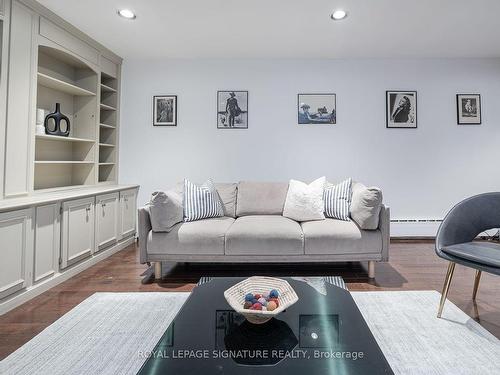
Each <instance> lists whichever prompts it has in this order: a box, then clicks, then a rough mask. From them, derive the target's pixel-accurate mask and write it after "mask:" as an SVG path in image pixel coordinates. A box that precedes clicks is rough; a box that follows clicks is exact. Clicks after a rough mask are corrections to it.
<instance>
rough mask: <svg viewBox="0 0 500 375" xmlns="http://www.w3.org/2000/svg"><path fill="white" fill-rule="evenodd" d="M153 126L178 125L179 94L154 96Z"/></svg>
mask: <svg viewBox="0 0 500 375" xmlns="http://www.w3.org/2000/svg"><path fill="white" fill-rule="evenodd" d="M153 126H177V95H164V96H153Z"/></svg>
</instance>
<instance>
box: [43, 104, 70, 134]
mask: <svg viewBox="0 0 500 375" xmlns="http://www.w3.org/2000/svg"><path fill="white" fill-rule="evenodd" d="M49 120H53V121H54V126H53V129H52V125H50V124H49ZM61 121H64V122H65V123H66V129H65V130H64V131H62V130H61ZM43 126H44V127H45V134H49V135H58V136H62V137H67V136H69V129H70V122H69V118H68V117H67V116H65V115H63V114H62V113H61V103H56V110H55V111H54V112H52V113H50V114H48V115H47V116H45V121H44V122H43Z"/></svg>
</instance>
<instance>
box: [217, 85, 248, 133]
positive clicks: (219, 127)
mask: <svg viewBox="0 0 500 375" xmlns="http://www.w3.org/2000/svg"><path fill="white" fill-rule="evenodd" d="M231 92H234V93H245V95H246V101H245V105H246V110H245V111H242V113H246V126H245V127H242V126H233V127H231V126H219V115H220V114H221V112H220V111H219V94H220V93H231ZM248 95H249V94H248V90H217V98H216V105H217V111H216V112H217V113H216V115H217V122H216V125H217V129H243V130H248V112H249V110H248Z"/></svg>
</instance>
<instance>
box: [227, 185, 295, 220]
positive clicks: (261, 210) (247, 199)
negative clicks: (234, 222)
mask: <svg viewBox="0 0 500 375" xmlns="http://www.w3.org/2000/svg"><path fill="white" fill-rule="evenodd" d="M287 191H288V183H286V182H246V181H242V182H240V183H239V184H238V198H237V204H236V216H237V217H240V216H248V215H281V214H283V207H284V206H285V200H286V193H287Z"/></svg>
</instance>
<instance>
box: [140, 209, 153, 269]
mask: <svg viewBox="0 0 500 375" xmlns="http://www.w3.org/2000/svg"><path fill="white" fill-rule="evenodd" d="M137 211H138V213H139V224H138V226H139V228H138V229H139V230H138V231H139V260H140V262H141V263H146V262H148V253H147V245H148V235H149V232H150V231H151V229H152V226H151V219H150V217H149V208H148V206H145V207H140V208H139V209H138V210H137Z"/></svg>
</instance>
